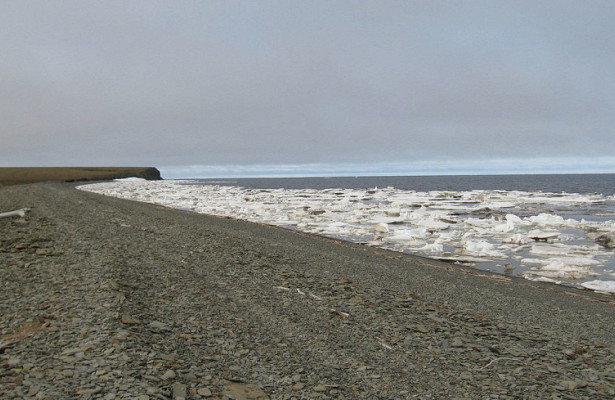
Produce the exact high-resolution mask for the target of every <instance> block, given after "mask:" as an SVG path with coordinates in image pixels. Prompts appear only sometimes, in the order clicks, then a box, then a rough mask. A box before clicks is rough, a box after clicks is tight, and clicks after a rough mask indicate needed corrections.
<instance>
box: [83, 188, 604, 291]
mask: <svg viewBox="0 0 615 400" xmlns="http://www.w3.org/2000/svg"><path fill="white" fill-rule="evenodd" d="M193 183H194V182H191V181H146V180H140V179H128V180H118V181H115V182H106V183H96V184H88V185H84V186H80V187H79V188H80V189H82V190H87V191H91V192H96V193H101V194H105V195H109V196H115V197H121V198H127V199H132V200H137V201H144V202H149V203H155V204H160V205H164V206H169V207H175V208H179V209H184V210H189V211H194V212H198V213H205V214H211V215H220V216H228V217H233V218H237V219H244V220H249V221H254V222H260V223H265V224H270V225H276V226H282V227H287V228H291V229H298V230H301V231H305V232H310V233H315V234H319V235H323V236H329V237H337V238H343V239H346V240H351V241H354V242H360V243H365V244H368V245H372V246H378V247H383V248H388V249H392V250H396V251H403V252H408V253H417V254H422V255H425V256H428V257H434V258H439V259H446V260H453V261H459V262H464V263H472V264H475V263H487V262H491V263H501V265H503V266H506V267H510V265H515V268H519V269H520V272H519V273H518V274H519V275H521V276H524V277H526V278H528V279H534V280H548V281H554V282H568V283H575V284H576V283H579V281H582V280H585V279H587V278H589V277H592V279H594V280H592V281H589V282H586V284H583V286H586V287H594V286H595V287H597V286H599V287H600V288H601V289H600V290H602V291H612V292H614V293H615V288H614V286H615V283H613V282H615V277H613V280H609V279H610V278H607V280H598V281H597V282H607V283H605V284H596V283H592V282H596V279H595V277H598V276H605V275H608V274H607V272H608V271H606V272H605V271H604V268H605V266H607V267H608V266H611V265H612V264H613V263H615V257H614V254H613V251H612V250H607V249H605V248H604V247H601V246H599V245H598V244H595V243H594V241H593V239H595V238H596V237H597V236H600V235H601V234H611V235H612V234H615V221H613V220H606V219H605V218H603V219H602V220H600V221H586V220H585V219H575V218H565V217H563V216H561V215H557V214H556V213H553V211H554V210H574V209H577V208H586V207H592V206H597V205H601V204H604V203H605V202H607V201H609V200H610V201H612V199H610V198H609V197H606V196H602V195H599V194H591V195H586V194H569V193H543V192H521V191H499V190H473V191H464V192H448V191H430V192H415V191H408V190H398V189H394V188H384V189H368V190H364V189H325V190H316V189H246V188H241V187H235V186H218V185H198V184H193ZM581 214H582V212H581ZM503 268H504V267H503ZM608 276H612V275H608Z"/></svg>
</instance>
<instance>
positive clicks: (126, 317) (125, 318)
mask: <svg viewBox="0 0 615 400" xmlns="http://www.w3.org/2000/svg"><path fill="white" fill-rule="evenodd" d="M121 320H122V323H123V324H126V325H135V324H138V323H139V321H137V320H136V319H134V318H133V317H131V316H130V315H122V319H121Z"/></svg>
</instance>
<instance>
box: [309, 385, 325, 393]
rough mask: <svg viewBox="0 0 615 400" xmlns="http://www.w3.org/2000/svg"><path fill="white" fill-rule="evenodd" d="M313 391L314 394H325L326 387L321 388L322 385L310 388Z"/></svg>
mask: <svg viewBox="0 0 615 400" xmlns="http://www.w3.org/2000/svg"><path fill="white" fill-rule="evenodd" d="M312 390H313V391H315V392H326V391H327V387H326V386H323V385H318V386H314V387H313V388H312Z"/></svg>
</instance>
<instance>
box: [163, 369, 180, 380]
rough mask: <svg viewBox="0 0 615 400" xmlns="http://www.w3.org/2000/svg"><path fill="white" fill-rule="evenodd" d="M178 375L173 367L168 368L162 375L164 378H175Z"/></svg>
mask: <svg viewBox="0 0 615 400" xmlns="http://www.w3.org/2000/svg"><path fill="white" fill-rule="evenodd" d="M176 376H177V374H176V373H175V371H173V370H172V369H167V370H166V372H165V373H164V374H163V375H162V376H161V377H160V379H162V380H167V379H173V378H175V377H176Z"/></svg>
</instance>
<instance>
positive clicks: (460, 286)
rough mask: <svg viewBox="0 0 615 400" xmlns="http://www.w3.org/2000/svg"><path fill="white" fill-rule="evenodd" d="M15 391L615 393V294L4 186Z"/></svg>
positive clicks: (159, 394) (1, 304)
mask: <svg viewBox="0 0 615 400" xmlns="http://www.w3.org/2000/svg"><path fill="white" fill-rule="evenodd" d="M23 207H29V208H31V211H30V212H29V213H28V214H27V215H26V217H25V218H20V217H11V218H4V219H0V315H1V320H0V398H2V399H139V400H146V399H156V398H158V399H182V398H184V399H207V398H214V399H233V398H234V399H240V400H241V399H406V398H407V399H414V398H416V399H447V398H451V399H452V398H455V399H542V398H552V399H609V398H615V362H614V360H615V354H614V353H615V331H614V330H613V320H614V317H615V296H608V295H601V294H597V293H593V292H590V291H581V290H576V289H571V288H566V287H561V286H555V285H550V284H541V283H536V282H530V281H525V280H521V279H516V278H510V277H505V276H499V275H494V274H490V273H486V272H484V271H478V270H474V269H471V268H466V267H461V266H456V265H452V264H446V263H439V262H436V261H432V260H427V259H423V258H420V257H415V256H409V255H401V254H398V253H394V252H388V251H384V250H375V249H373V248H369V247H365V246H361V245H355V244H351V243H347V242H343V241H338V240H333V239H326V238H321V237H317V236H313V235H308V234H302V233H298V232H291V231H286V230H283V229H278V228H272V227H268V226H262V225H258V224H253V223H248V222H244V221H237V220H232V219H224V218H216V217H211V216H205V215H196V214H192V213H188V212H183V211H178V210H170V209H166V208H162V207H158V206H154V205H148V204H142V203H136V202H131V201H126V200H119V199H114V198H109V197H104V196H100V195H96V194H92V193H87V192H82V191H78V190H75V189H74V185H71V184H61V183H44V184H33V185H18V186H10V187H2V188H0V212H2V211H9V210H13V209H19V208H23Z"/></svg>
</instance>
